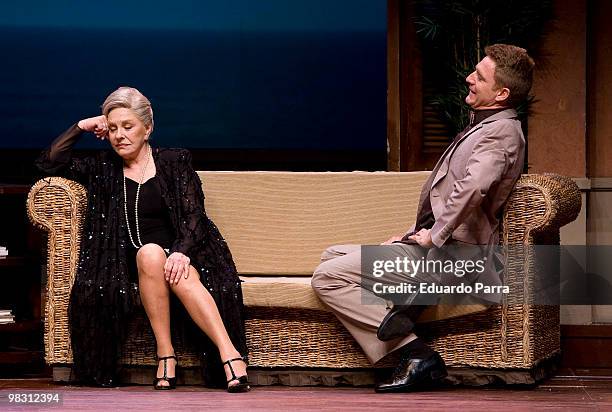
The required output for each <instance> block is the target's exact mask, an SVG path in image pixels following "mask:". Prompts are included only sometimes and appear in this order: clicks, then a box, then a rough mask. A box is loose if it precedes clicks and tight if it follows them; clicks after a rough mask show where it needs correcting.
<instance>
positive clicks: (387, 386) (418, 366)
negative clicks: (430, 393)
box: [376, 351, 448, 393]
mask: <svg viewBox="0 0 612 412" xmlns="http://www.w3.org/2000/svg"><path fill="white" fill-rule="evenodd" d="M447 375H448V373H447V372H446V365H445V364H444V360H443V359H442V357H441V356H440V355H439V354H438V352H434V351H431V353H430V354H427V355H425V356H414V357H411V355H410V354H409V353H405V354H404V355H403V356H402V358H401V359H400V363H399V365H397V367H396V368H395V370H394V371H393V376H392V377H391V379H390V380H388V381H386V382H383V383H380V384H378V385H377V386H376V392H379V393H391V392H411V391H414V390H420V389H427V388H430V387H432V386H435V384H437V383H440V382H441V381H442V380H443V379H444V378H445V377H446V376H447Z"/></svg>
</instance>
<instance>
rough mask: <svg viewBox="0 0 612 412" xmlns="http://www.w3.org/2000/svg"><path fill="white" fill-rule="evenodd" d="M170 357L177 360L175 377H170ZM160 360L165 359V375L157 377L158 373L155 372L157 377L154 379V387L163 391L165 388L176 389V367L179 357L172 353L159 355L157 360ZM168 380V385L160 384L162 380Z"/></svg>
mask: <svg viewBox="0 0 612 412" xmlns="http://www.w3.org/2000/svg"><path fill="white" fill-rule="evenodd" d="M168 359H174V360H175V361H176V365H175V366H174V375H175V376H174V377H172V378H169V377H168ZM160 360H163V361H164V376H162V377H161V378H158V377H157V373H156V374H155V379H153V387H154V388H155V389H157V390H160V391H163V390H170V389H176V367H177V366H178V359H176V356H174V355H170V356H161V357H160V356H158V357H157V362H158V363H159V361H160ZM163 381H166V382H168V385H167V386H166V385H160V384H159V383H160V382H163Z"/></svg>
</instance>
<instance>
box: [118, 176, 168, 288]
mask: <svg viewBox="0 0 612 412" xmlns="http://www.w3.org/2000/svg"><path fill="white" fill-rule="evenodd" d="M125 188H126V194H127V202H126V206H127V216H128V222H129V227H130V230H131V231H132V239H134V242H135V243H136V244H137V245H138V244H140V243H139V241H138V235H137V229H136V192H137V190H138V183H136V182H135V181H133V180H132V179H130V178H126V179H125ZM124 212H125V209H124ZM124 214H125V213H124ZM138 232H139V233H140V240H141V241H142V244H143V245H146V244H147V243H156V244H158V245H160V246H161V247H162V249H164V251H166V254H168V253H169V252H170V248H171V247H172V241H173V240H174V233H172V232H173V230H172V222H171V221H170V215H169V214H168V211H167V210H166V206H165V204H164V199H163V198H162V197H161V190H160V187H159V178H158V177H157V176H153V177H152V178H150V179H148V180H147V181H146V182H144V183H143V184H142V185H141V186H140V193H139V195H138ZM128 235H129V232H128ZM128 240H129V238H128ZM128 245H129V246H128V249H129V250H128V252H129V253H128V265H129V266H130V267H129V272H130V276H131V277H132V278H133V279H134V281H136V282H137V281H138V276H137V275H138V269H137V266H136V253H137V252H138V249H137V248H136V247H134V245H133V244H132V242H131V241H130V242H128ZM134 276H136V277H134Z"/></svg>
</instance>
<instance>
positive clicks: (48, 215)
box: [27, 177, 87, 364]
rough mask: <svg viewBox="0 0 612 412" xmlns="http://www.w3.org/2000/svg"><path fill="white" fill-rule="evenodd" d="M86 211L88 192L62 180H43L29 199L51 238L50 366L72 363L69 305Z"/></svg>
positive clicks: (33, 218)
mask: <svg viewBox="0 0 612 412" xmlns="http://www.w3.org/2000/svg"><path fill="white" fill-rule="evenodd" d="M86 207H87V193H86V190H85V188H84V187H83V186H81V185H80V184H78V183H76V182H73V181H71V180H68V179H64V178H61V177H49V178H45V179H42V180H39V181H38V182H36V184H34V186H33V187H32V189H31V190H30V193H29V195H28V200H27V211H28V216H29V218H30V220H31V221H32V223H33V224H34V225H36V226H37V227H39V228H41V229H42V230H44V231H45V232H47V237H48V242H47V282H46V301H45V323H44V325H45V326H44V340H45V359H46V361H47V363H49V364H58V363H70V362H72V350H71V348H70V339H69V336H70V334H69V325H68V301H69V299H70V291H71V289H72V285H73V283H74V278H75V275H76V267H77V264H78V257H79V248H80V236H81V232H82V228H83V220H84V217H85V208H86Z"/></svg>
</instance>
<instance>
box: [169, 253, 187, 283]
mask: <svg viewBox="0 0 612 412" xmlns="http://www.w3.org/2000/svg"><path fill="white" fill-rule="evenodd" d="M164 276H165V278H166V282H168V283H169V284H170V285H176V284H178V283H179V280H181V277H182V276H185V279H187V277H189V258H188V257H187V256H185V255H183V254H182V253H181V252H174V253H173V254H171V255H170V256H168V259H166V264H165V265H164Z"/></svg>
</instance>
